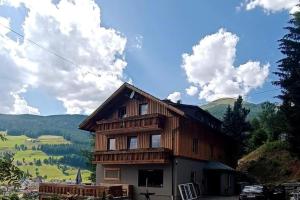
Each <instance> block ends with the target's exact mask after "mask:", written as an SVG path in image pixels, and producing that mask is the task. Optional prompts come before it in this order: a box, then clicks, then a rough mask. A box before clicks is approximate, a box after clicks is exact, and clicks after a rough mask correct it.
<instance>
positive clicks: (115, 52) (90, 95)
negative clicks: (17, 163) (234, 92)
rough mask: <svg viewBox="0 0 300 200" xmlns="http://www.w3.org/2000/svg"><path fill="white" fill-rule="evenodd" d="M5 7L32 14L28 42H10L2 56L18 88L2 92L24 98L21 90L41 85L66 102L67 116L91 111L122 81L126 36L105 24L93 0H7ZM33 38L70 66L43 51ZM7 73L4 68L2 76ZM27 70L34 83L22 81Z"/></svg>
mask: <svg viewBox="0 0 300 200" xmlns="http://www.w3.org/2000/svg"><path fill="white" fill-rule="evenodd" d="M1 4H4V5H6V6H15V7H19V6H23V7H25V8H26V9H27V11H28V13H27V15H26V17H25V20H24V22H23V24H22V27H23V30H24V36H25V40H24V42H13V41H12V40H10V41H11V43H12V44H13V45H10V46H9V45H8V46H5V47H3V48H2V51H1V54H0V55H1V56H4V57H6V58H7V59H9V61H10V63H8V64H7V66H6V68H10V67H11V66H14V68H15V71H16V75H15V74H14V76H13V77H12V76H7V77H6V78H7V79H10V80H12V79H17V80H15V81H14V84H13V87H15V88H16V89H14V90H13V89H10V88H9V89H8V90H6V91H5V90H4V89H3V88H0V89H1V90H0V92H1V93H6V95H7V96H9V94H15V95H16V94H17V95H20V94H19V93H16V91H18V90H20V89H21V88H24V85H27V86H28V87H37V88H40V89H42V90H45V91H47V92H48V93H49V94H50V95H53V96H54V97H56V99H58V100H59V101H62V103H63V105H64V107H65V108H66V110H67V113H90V112H91V111H93V110H94V109H95V108H96V107H97V106H98V105H99V104H100V103H101V102H103V101H104V100H105V99H106V98H107V97H108V96H109V95H110V94H111V93H112V92H113V91H114V90H115V89H117V88H118V87H119V86H120V85H121V84H122V83H123V80H124V79H125V78H124V72H123V71H124V69H125V67H126V65H127V63H126V61H125V58H124V49H125V46H126V38H125V37H124V36H122V34H121V33H119V32H117V31H116V30H114V29H111V28H105V27H103V26H101V20H100V8H99V6H98V5H97V4H96V3H95V2H94V1H93V0H74V1H68V0H61V1H59V2H58V4H54V3H53V2H52V1H51V0H44V1H40V0H31V1H28V0H15V1H6V0H2V2H1V1H0V5H1ZM30 40H32V41H35V42H36V43H38V44H40V45H42V46H43V47H45V48H47V49H50V50H51V52H55V54H58V55H60V56H62V57H64V58H66V59H67V60H69V61H71V62H69V61H66V60H63V59H60V58H58V57H57V56H55V55H53V54H51V53H48V52H46V51H45V50H43V49H41V48H38V47H37V46H35V45H33V44H32V43H30V42H29V41H30ZM6 41H7V40H6ZM3 44H5V41H3V40H0V48H1V46H3ZM14 51H16V52H17V53H15V55H14V56H13V55H12V54H11V53H10V52H14ZM16 57H17V59H16ZM16 60H21V61H22V62H16ZM72 63H74V64H72ZM25 64H26V66H27V68H28V66H29V68H30V69H32V68H33V70H28V69H27V68H26V66H25ZM21 68H22V69H23V68H26V71H25V70H20V69H21ZM4 70H5V67H4V69H3V66H1V68H0V74H1V73H3V72H2V71H4ZM25 72H26V74H29V76H30V77H31V79H32V80H31V81H28V80H23V79H24V78H22V74H23V73H25ZM32 77H33V78H32ZM19 79H20V80H19ZM1 80H3V79H2V78H1ZM11 82H13V81H11ZM0 87H1V86H0ZM25 92H26V91H25ZM15 99H16V97H15V98H14V96H11V97H10V99H9V100H8V101H7V102H6V103H3V105H0V106H1V107H2V108H6V109H5V110H0V111H1V112H5V113H7V110H8V109H13V103H12V102H15ZM17 100H18V102H19V104H22V103H20V100H21V101H22V102H23V103H24V101H25V100H24V99H23V98H21V97H20V98H19V99H18V98H17ZM0 104H1V103H0ZM22 105H24V104H22ZM29 110H30V109H29ZM21 111H22V109H21ZM25 111H26V110H25ZM31 111H32V110H31ZM33 112H34V111H33Z"/></svg>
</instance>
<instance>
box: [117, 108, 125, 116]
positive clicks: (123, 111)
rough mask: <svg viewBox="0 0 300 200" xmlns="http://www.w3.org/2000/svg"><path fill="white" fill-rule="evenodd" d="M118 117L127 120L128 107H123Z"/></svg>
mask: <svg viewBox="0 0 300 200" xmlns="http://www.w3.org/2000/svg"><path fill="white" fill-rule="evenodd" d="M118 117H119V119H122V118H125V117H126V107H125V106H122V107H120V108H119V110H118Z"/></svg>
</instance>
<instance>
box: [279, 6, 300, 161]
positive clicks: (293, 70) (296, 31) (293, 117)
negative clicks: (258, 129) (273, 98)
mask: <svg viewBox="0 0 300 200" xmlns="http://www.w3.org/2000/svg"><path fill="white" fill-rule="evenodd" d="M285 29H286V30H287V31H288V33H287V34H286V35H284V36H283V38H282V39H281V40H279V42H280V44H279V50H280V51H281V53H282V54H283V55H284V58H282V59H281V60H279V61H278V71H277V72H275V74H276V75H277V76H278V77H279V80H278V81H275V82H274V84H275V85H277V86H280V88H281V94H280V95H279V96H278V97H279V98H280V99H281V100H282V106H281V108H280V109H281V111H282V113H283V114H284V116H285V119H286V125H287V132H288V136H289V137H288V138H289V139H288V140H289V143H290V146H291V149H292V150H293V151H294V152H296V153H298V154H299V155H300V12H296V13H295V14H293V18H292V19H291V20H290V21H289V26H288V27H286V28H285Z"/></svg>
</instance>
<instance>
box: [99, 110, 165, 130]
mask: <svg viewBox="0 0 300 200" xmlns="http://www.w3.org/2000/svg"><path fill="white" fill-rule="evenodd" d="M164 119H165V118H164V116H163V115H160V114H148V115H140V116H132V117H126V118H123V119H114V120H101V121H98V122H97V131H99V132H102V133H105V134H120V133H129V132H130V133H133V132H143V131H159V130H162V129H163V125H164Z"/></svg>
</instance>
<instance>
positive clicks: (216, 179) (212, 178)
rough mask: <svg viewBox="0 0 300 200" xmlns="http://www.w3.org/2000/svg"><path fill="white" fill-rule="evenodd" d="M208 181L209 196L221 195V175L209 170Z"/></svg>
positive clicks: (207, 173) (207, 172)
mask: <svg viewBox="0 0 300 200" xmlns="http://www.w3.org/2000/svg"><path fill="white" fill-rule="evenodd" d="M206 180H207V193H208V195H220V192H221V187H220V186H221V174H220V173H218V172H216V171H212V170H207V171H206Z"/></svg>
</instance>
